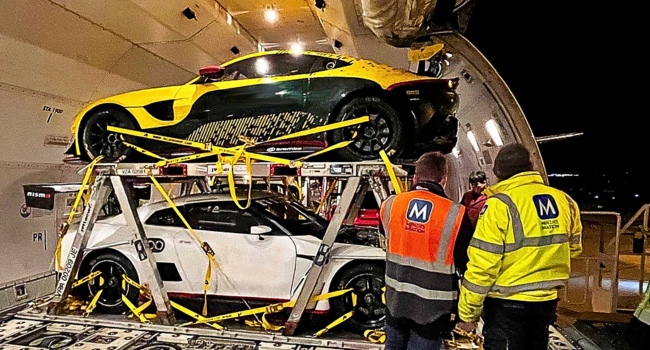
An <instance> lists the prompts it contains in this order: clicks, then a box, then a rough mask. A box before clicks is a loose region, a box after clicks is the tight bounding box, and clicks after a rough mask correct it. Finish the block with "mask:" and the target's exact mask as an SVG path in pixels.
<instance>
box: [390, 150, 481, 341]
mask: <svg viewBox="0 0 650 350" xmlns="http://www.w3.org/2000/svg"><path fill="white" fill-rule="evenodd" d="M447 171H448V170H447V158H445V156H444V155H443V154H442V153H440V152H431V153H426V154H424V155H423V156H422V157H420V159H419V160H418V161H417V163H416V169H415V178H414V182H415V185H414V187H413V190H412V191H410V192H403V193H401V194H398V195H396V196H391V197H389V198H388V199H387V200H386V201H385V202H384V203H383V204H382V207H381V221H382V225H383V227H384V230H385V232H386V238H387V241H388V242H387V249H386V306H387V309H388V311H387V315H386V323H385V331H386V344H385V347H386V350H402V349H418V350H419V349H422V350H424V349H433V350H437V349H439V348H440V346H441V344H442V340H441V339H442V336H443V335H444V334H448V333H449V332H450V331H451V330H452V329H453V323H452V314H455V313H456V312H457V301H458V282H459V281H458V278H457V277H456V274H455V267H454V254H455V253H456V251H455V248H457V247H456V246H455V240H456V237H457V235H459V231H462V234H466V233H467V232H468V233H469V234H470V235H471V232H472V230H473V228H472V225H471V223H470V222H469V220H468V219H466V218H465V216H464V215H463V214H464V211H465V208H464V207H463V206H462V205H460V204H458V203H456V202H455V201H451V200H449V199H447V196H446V195H445V192H444V187H445V184H446V183H447ZM468 242H469V240H468ZM457 249H460V250H466V249H467V247H466V246H465V247H461V248H457Z"/></svg>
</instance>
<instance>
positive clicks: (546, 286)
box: [463, 279, 567, 296]
mask: <svg viewBox="0 0 650 350" xmlns="http://www.w3.org/2000/svg"><path fill="white" fill-rule="evenodd" d="M566 282H567V280H564V279H562V280H553V281H541V282H532V283H525V284H519V285H516V286H512V287H504V286H499V285H496V284H495V285H493V286H490V287H486V286H479V285H478V284H474V283H472V282H470V281H468V280H467V279H463V287H465V288H466V289H467V290H469V291H471V292H474V293H477V294H481V295H487V294H488V293H499V294H501V295H503V296H510V295H513V294H517V293H521V292H529V291H536V290H551V289H556V288H557V287H561V286H564V285H565V284H566Z"/></svg>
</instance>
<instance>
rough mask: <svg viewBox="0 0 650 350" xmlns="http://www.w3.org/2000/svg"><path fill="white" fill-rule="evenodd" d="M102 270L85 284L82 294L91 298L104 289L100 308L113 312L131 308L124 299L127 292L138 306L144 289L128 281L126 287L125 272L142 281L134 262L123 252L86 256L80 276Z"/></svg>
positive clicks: (137, 280)
mask: <svg viewBox="0 0 650 350" xmlns="http://www.w3.org/2000/svg"><path fill="white" fill-rule="evenodd" d="M97 271H101V275H100V276H99V277H96V278H94V279H92V280H90V281H89V282H88V283H86V284H84V285H81V286H79V287H77V288H80V293H81V294H82V295H81V297H82V298H84V299H86V300H88V301H90V300H92V299H93V298H94V297H95V295H97V293H98V292H99V291H100V290H102V294H101V295H100V296H99V299H98V301H97V311H100V312H103V313H109V314H120V313H122V312H124V311H127V310H129V308H128V307H127V306H126V305H125V304H124V301H123V300H122V294H124V295H125V296H126V297H127V298H128V299H129V300H130V301H131V302H132V303H133V304H134V305H137V304H136V303H137V300H138V296H139V294H140V291H139V290H138V289H137V288H135V287H134V286H132V285H130V284H128V283H125V284H124V287H125V288H124V289H123V288H122V286H123V284H122V280H123V277H122V275H126V276H127V277H128V278H130V279H131V280H133V281H135V282H136V283H140V282H139V279H138V273H137V272H136V270H135V267H133V264H131V262H130V261H129V260H128V259H127V258H126V257H124V256H123V255H121V254H117V253H110V252H109V253H103V254H100V255H97V256H95V257H91V259H86V260H85V261H84V262H83V264H82V265H81V269H80V270H79V278H83V277H85V276H88V275H89V274H91V273H94V272H97Z"/></svg>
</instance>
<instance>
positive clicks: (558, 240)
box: [506, 233, 569, 253]
mask: <svg viewBox="0 0 650 350" xmlns="http://www.w3.org/2000/svg"><path fill="white" fill-rule="evenodd" d="M563 243H569V237H568V235H567V234H566V233H560V234H555V235H548V236H541V237H527V238H525V239H524V241H523V244H517V243H515V244H506V253H509V252H513V251H515V250H517V249H519V248H523V247H544V246H547V245H552V244H563Z"/></svg>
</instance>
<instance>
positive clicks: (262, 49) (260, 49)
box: [257, 43, 264, 52]
mask: <svg viewBox="0 0 650 350" xmlns="http://www.w3.org/2000/svg"><path fill="white" fill-rule="evenodd" d="M257 52H264V46H262V43H257Z"/></svg>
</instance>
